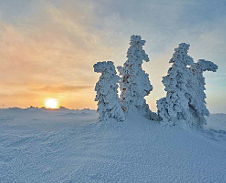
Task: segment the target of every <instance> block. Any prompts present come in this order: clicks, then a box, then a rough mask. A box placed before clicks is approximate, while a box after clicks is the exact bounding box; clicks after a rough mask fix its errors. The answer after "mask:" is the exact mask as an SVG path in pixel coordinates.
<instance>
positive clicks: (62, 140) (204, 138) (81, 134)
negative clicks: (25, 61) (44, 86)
mask: <svg viewBox="0 0 226 183" xmlns="http://www.w3.org/2000/svg"><path fill="white" fill-rule="evenodd" d="M97 119H98V114H97V113H96V111H92V110H66V109H61V110H55V111H49V110H44V109H34V108H31V109H24V110H21V109H2V110H0V183H36V182H37V183H40V182H45V183H53V182H54V183H57V182H63V183H74V182H75V183H80V182H81V183H82V182H84V183H89V182H98V183H99V182H126V183H128V182H136V183H138V182H142V183H144V182H191V183H195V182H217V183H220V182H222V183H223V182H226V132H225V130H226V115H225V114H215V115H211V116H210V118H209V119H208V126H207V127H206V129H205V130H202V131H194V130H190V131H186V130H182V129H178V128H173V127H171V128H166V127H164V126H162V125H160V124H159V123H158V122H154V121H149V120H147V119H145V118H143V117H139V116H137V115H135V114H130V115H129V116H128V117H127V120H126V121H125V122H122V123H118V122H116V121H114V120H110V121H108V123H96V121H97Z"/></svg>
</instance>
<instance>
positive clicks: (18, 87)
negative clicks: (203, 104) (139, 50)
mask: <svg viewBox="0 0 226 183" xmlns="http://www.w3.org/2000/svg"><path fill="white" fill-rule="evenodd" d="M28 2H29V3H28ZM22 7H26V8H22ZM213 7H214V8H213ZM25 9H26V11H25ZM225 18H226V14H225V4H224V3H223V1H217V2H215V1H214V2H213V1H210V0H207V1H206V0H205V1H204V0H201V1H195V0H191V1H177V0H173V1H170V2H169V1H168V0H163V1H161V2H160V1H158V0H151V1H149V0H144V1H135V0H125V1H123V2H121V1H113V0H108V1H106V0H100V1H92V0H84V1H74V0H67V1H60V0H49V1H44V0H40V1H39V0H34V1H32V2H31V1H28V0H21V1H16V0H13V1H10V2H9V1H4V2H1V6H0V48H1V49H0V65H1V67H0V86H1V88H0V93H1V94H2V95H3V94H5V95H7V94H10V95H11V96H12V95H15V97H12V98H13V99H14V100H16V99H17V97H19V96H18V94H20V93H24V94H26V95H24V97H21V100H17V103H16V104H17V105H25V103H26V105H27V104H28V102H29V100H30V102H33V101H34V96H32V95H33V94H35V96H36V97H35V102H34V103H35V104H36V105H42V104H41V103H39V102H38V101H39V100H44V98H45V97H48V95H52V96H54V97H61V99H62V101H67V102H66V103H65V105H70V106H73V105H78V104H79V106H82V105H84V106H83V107H90V106H96V103H95V102H94V101H93V99H94V97H95V92H94V90H93V89H91V88H90V87H91V86H93V88H94V85H95V82H97V80H98V77H99V75H98V74H96V73H94V72H93V67H92V65H93V64H95V63H96V62H98V61H102V60H112V61H114V63H115V65H116V66H117V65H122V64H123V63H124V62H125V61H126V51H127V49H128V46H129V37H130V35H131V34H140V35H142V37H143V38H144V39H145V40H146V41H147V42H146V45H145V47H144V48H145V51H146V52H147V53H148V54H149V56H150V59H151V62H149V63H144V64H143V67H144V69H145V71H146V72H147V73H148V74H149V76H150V80H151V82H152V84H153V85H154V90H153V92H152V93H151V95H150V96H149V97H147V101H148V103H149V104H150V105H151V108H152V109H156V105H155V101H156V100H157V99H159V98H161V97H163V96H164V95H165V91H164V88H163V85H162V83H161V80H162V76H164V75H166V74H167V70H168V68H169V67H170V65H169V63H168V61H169V59H170V57H171V56H172V54H173V49H174V48H175V47H177V45H178V44H179V43H181V42H187V43H190V44H191V48H190V50H189V54H190V55H191V56H193V57H194V58H195V60H197V59H198V58H203V57H204V58H206V59H209V60H212V61H214V62H216V64H218V65H219V70H218V73H219V74H222V73H224V71H225V69H226V64H225V63H224V61H225V59H226V57H225V50H224V48H225V47H226V40H225V39H226V36H225V35H226V23H225V22H226V21H225V20H226V19H225ZM206 75H207V78H206V82H207V84H209V85H211V86H214V87H213V88H217V87H219V86H220V85H222V83H224V82H226V81H225V78H224V77H222V78H221V80H220V81H219V82H215V80H219V79H218V78H219V77H218V76H217V75H216V74H215V73H210V74H206ZM216 78H217V79H216ZM80 86H84V88H82V87H80ZM210 91H211V89H210ZM54 92H55V93H54ZM67 92H69V94H68V95H67ZM88 95H89V97H87V96H88ZM16 96H17V97H16ZM26 96H27V97H28V98H29V100H28V99H26ZM71 96H73V97H74V98H72V97H71ZM82 97H83V99H82ZM207 97H208V96H207ZM9 100H10V99H9V98H4V97H1V101H0V102H2V103H7V101H9ZM10 101H11V102H10V103H13V101H12V100H10ZM25 101H27V102H25ZM72 101H73V102H74V104H73V103H72ZM210 103H211V102H210ZM0 105H1V104H0ZM31 105H33V104H31ZM85 105H86V106H85Z"/></svg>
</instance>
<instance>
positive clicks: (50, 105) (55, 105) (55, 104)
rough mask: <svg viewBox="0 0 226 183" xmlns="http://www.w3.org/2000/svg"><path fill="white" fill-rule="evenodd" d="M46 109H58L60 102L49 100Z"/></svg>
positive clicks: (46, 102)
mask: <svg viewBox="0 0 226 183" xmlns="http://www.w3.org/2000/svg"><path fill="white" fill-rule="evenodd" d="M45 107H46V108H48V109H57V108H58V102H57V100H56V99H54V98H48V99H47V100H46V101H45Z"/></svg>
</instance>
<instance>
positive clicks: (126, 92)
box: [118, 35, 156, 119]
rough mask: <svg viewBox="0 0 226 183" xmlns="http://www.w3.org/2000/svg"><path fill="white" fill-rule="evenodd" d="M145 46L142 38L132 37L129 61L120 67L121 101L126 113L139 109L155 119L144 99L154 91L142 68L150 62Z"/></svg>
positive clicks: (128, 53)
mask: <svg viewBox="0 0 226 183" xmlns="http://www.w3.org/2000/svg"><path fill="white" fill-rule="evenodd" d="M144 44H145V40H142V39H141V36H137V35H132V36H131V38H130V47H129V49H128V51H127V61H126V62H125V63H124V64H123V67H121V66H120V67H118V70H119V73H120V75H121V82H120V90H121V96H120V99H121V103H122V107H123V109H124V110H125V111H126V112H128V111H130V110H133V109H137V110H138V111H139V112H140V113H142V115H144V116H146V117H148V118H150V119H153V118H155V117H156V115H155V114H154V113H152V112H151V111H150V109H149V106H148V104H147V103H146V100H145V99H144V97H145V96H147V95H149V94H150V92H151V91H152V89H153V87H152V85H151V84H150V81H149V77H148V74H147V73H145V71H144V70H143V69H142V66H141V65H142V63H143V61H146V62H149V57H148V55H147V54H146V53H145V51H144V50H143V46H144Z"/></svg>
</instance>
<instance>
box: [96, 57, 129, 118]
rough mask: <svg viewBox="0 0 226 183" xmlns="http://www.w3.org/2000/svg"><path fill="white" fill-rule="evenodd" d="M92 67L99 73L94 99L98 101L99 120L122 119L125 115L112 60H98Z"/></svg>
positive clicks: (117, 77)
mask: <svg viewBox="0 0 226 183" xmlns="http://www.w3.org/2000/svg"><path fill="white" fill-rule="evenodd" d="M93 67H94V71H95V72H97V73H101V76H100V78H99V81H98V82H97V83H96V87H95V91H96V92H97V95H96V98H95V101H98V109H97V111H98V112H99V114H100V118H99V119H100V121H105V120H107V119H108V118H115V119H117V120H118V121H124V120H125V115H124V112H123V110H122V108H121V104H120V100H119V98H118V84H117V83H119V79H120V78H119V76H117V75H116V70H115V66H114V64H113V62H111V61H107V62H106V61H104V62H98V63H97V64H95V65H94V66H93Z"/></svg>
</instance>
